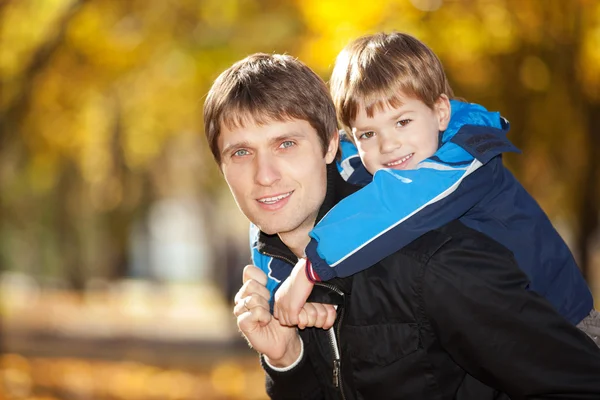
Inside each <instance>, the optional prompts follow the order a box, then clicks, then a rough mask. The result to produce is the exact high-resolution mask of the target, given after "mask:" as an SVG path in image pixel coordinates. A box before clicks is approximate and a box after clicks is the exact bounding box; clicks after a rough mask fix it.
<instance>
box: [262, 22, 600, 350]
mask: <svg viewBox="0 0 600 400" xmlns="http://www.w3.org/2000/svg"><path fill="white" fill-rule="evenodd" d="M330 88H331V93H332V97H333V100H334V103H335V105H336V111H337V113H338V118H339V120H340V123H341V125H342V127H343V128H344V129H345V130H346V132H348V133H349V134H348V135H347V136H348V139H350V140H351V141H352V142H354V143H355V144H356V146H357V148H358V153H359V155H360V158H361V160H362V163H363V164H364V166H365V167H366V169H367V170H368V172H369V173H371V174H374V182H373V183H371V184H370V185H367V186H366V187H365V188H364V189H363V190H361V191H360V192H358V193H356V194H354V195H353V196H350V197H349V198H348V199H345V200H344V201H343V202H341V203H340V205H338V206H336V207H335V208H334V209H333V210H331V211H330V212H329V213H328V214H327V216H325V218H324V219H323V220H322V221H321V222H319V224H318V225H317V226H316V227H315V229H314V230H313V231H312V232H311V237H312V238H313V240H312V241H311V243H310V244H309V246H308V247H307V249H306V254H307V256H308V260H309V261H310V262H307V263H306V265H305V264H304V261H303V260H301V262H299V263H298V265H297V266H296V267H295V268H294V271H292V274H291V277H290V279H288V280H287V281H286V282H285V283H283V284H282V285H281V287H280V288H279V289H278V291H277V294H276V297H275V298H276V304H275V308H274V314H275V316H276V317H277V318H279V319H280V320H281V321H282V323H284V324H290V325H295V324H299V326H301V327H302V326H304V322H305V321H306V316H305V315H301V314H300V309H301V306H302V305H303V304H304V302H305V301H306V299H307V297H308V295H309V293H310V291H311V288H312V283H311V281H319V280H322V279H324V280H329V279H332V278H334V277H336V276H339V277H345V276H349V275H351V274H353V273H356V272H358V271H360V270H363V269H366V268H368V267H369V266H370V265H372V264H373V263H374V262H376V261H378V260H380V259H382V258H384V257H385V256H387V255H389V254H391V253H392V252H394V251H397V250H398V249H400V248H402V247H403V246H404V245H406V244H408V243H410V242H411V241H412V240H414V239H416V238H417V237H419V236H420V235H422V234H423V233H425V232H427V231H429V230H430V229H433V228H436V227H439V226H441V225H442V224H444V223H446V222H448V221H451V220H452V219H455V218H459V219H460V220H461V222H463V223H464V224H466V225H467V226H470V227H471V228H474V229H476V230H479V231H481V232H483V233H485V234H487V235H488V236H490V237H492V238H493V239H495V240H497V241H498V242H500V243H502V244H503V245H505V246H506V247H508V248H509V249H510V250H511V251H512V252H513V253H514V255H515V258H516V259H517V262H518V264H519V266H520V267H521V268H522V269H523V270H524V271H525V272H526V273H527V275H528V276H529V278H530V280H531V285H530V289H531V290H534V291H536V292H537V293H539V294H541V295H543V296H544V297H546V298H547V299H548V300H549V301H550V302H551V303H552V304H553V305H554V307H555V308H556V309H557V310H558V311H559V312H560V313H561V314H562V315H563V316H564V317H565V318H567V319H568V320H569V321H570V322H571V323H573V324H575V325H578V327H580V328H581V329H582V330H584V331H586V333H588V335H589V336H590V337H592V339H593V340H594V341H595V342H596V343H597V344H599V345H600V338H599V337H598V336H599V333H600V317H599V316H598V313H597V312H596V311H594V310H593V309H592V307H593V302H592V297H591V294H590V292H589V289H588V288H587V285H586V283H585V281H584V279H583V277H582V276H581V274H580V272H579V269H578V267H577V265H576V264H575V261H574V259H573V257H572V255H571V253H570V251H569V249H568V248H567V246H566V244H565V243H564V241H562V239H561V238H560V236H559V235H558V233H557V232H556V231H555V230H554V228H553V227H552V225H551V223H550V221H549V220H548V218H547V217H546V215H545V214H544V213H543V211H542V210H541V209H540V208H539V206H538V205H537V203H536V202H535V200H533V198H531V197H530V196H529V195H528V194H527V193H526V191H525V190H524V189H523V188H522V186H521V185H520V184H519V183H518V182H517V181H516V180H515V179H514V177H513V176H512V175H511V174H510V173H509V172H508V171H507V170H506V169H504V167H503V166H502V161H501V158H500V157H495V156H496V155H498V154H500V153H501V152H503V151H512V150H513V148H511V145H510V143H509V142H508V141H507V140H506V138H505V137H504V135H505V132H506V130H507V129H508V124H506V122H505V121H504V120H502V119H501V118H500V117H499V115H498V114H497V113H488V112H487V111H485V109H483V108H482V107H479V106H476V105H471V104H466V103H462V102H458V101H454V100H453V101H450V98H452V97H453V92H452V89H451V88H450V86H449V84H448V81H447V78H446V76H445V73H444V71H443V67H442V65H441V63H440V61H439V59H438V58H437V57H436V56H435V54H434V53H433V52H432V51H431V50H430V49H429V48H428V47H427V46H425V45H424V44H423V43H422V42H420V41H418V40H417V39H415V38H413V37H411V36H409V35H406V34H402V33H392V34H389V35H388V34H383V33H380V34H376V35H372V36H366V37H363V38H360V39H358V40H356V41H354V42H353V43H351V44H350V45H349V46H347V47H346V48H345V49H344V50H343V51H342V52H341V53H340V55H339V56H338V58H337V61H336V65H335V68H334V71H333V74H332V77H331V81H330ZM451 116H452V117H451ZM442 134H443V135H442ZM347 145H348V144H347V143H346V148H347ZM440 145H441V146H440ZM342 164H344V162H342ZM346 165H348V162H346ZM355 166H356V165H355ZM382 169H383V170H382ZM377 171H379V172H377ZM342 173H343V174H344V173H346V175H348V172H347V171H344V170H342ZM354 174H356V171H354ZM350 175H352V174H350ZM350 178H352V176H350ZM349 215H350V217H348V216H349ZM254 255H255V259H254V261H255V263H257V265H259V264H260V265H264V263H265V260H260V257H259V256H258V253H257V252H254Z"/></svg>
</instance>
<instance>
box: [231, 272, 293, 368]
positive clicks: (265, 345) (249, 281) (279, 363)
mask: <svg viewBox="0 0 600 400" xmlns="http://www.w3.org/2000/svg"><path fill="white" fill-rule="evenodd" d="M266 284H267V276H266V275H265V273H264V272H263V271H261V270H260V269H259V268H257V267H255V266H253V265H248V266H246V268H244V273H243V285H242V287H241V289H240V290H239V291H238V293H237V294H236V295H235V307H234V309H233V314H234V315H235V316H236V317H237V325H238V328H239V329H240V331H241V332H242V334H243V335H244V336H245V337H246V340H248V343H250V345H251V346H252V347H253V348H254V349H255V350H256V351H258V352H259V353H262V354H264V355H265V357H266V358H267V361H268V362H269V363H270V364H271V365H273V366H275V367H287V366H289V365H291V364H293V363H294V361H296V360H297V359H298V357H299V356H300V348H301V344H300V340H301V339H300V337H299V336H298V333H297V331H296V328H295V327H287V326H283V325H281V324H280V323H279V321H277V320H276V319H275V318H273V316H272V315H271V313H270V311H269V297H270V293H269V290H268V289H267V288H266Z"/></svg>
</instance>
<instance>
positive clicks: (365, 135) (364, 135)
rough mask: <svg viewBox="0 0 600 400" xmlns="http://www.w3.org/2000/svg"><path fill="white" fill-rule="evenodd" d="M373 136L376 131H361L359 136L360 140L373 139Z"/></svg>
mask: <svg viewBox="0 0 600 400" xmlns="http://www.w3.org/2000/svg"><path fill="white" fill-rule="evenodd" d="M373 136H375V132H373V131H369V132H364V133H361V134H360V135H359V136H358V139H360V140H364V139H371V138H372V137H373Z"/></svg>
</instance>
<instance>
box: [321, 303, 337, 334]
mask: <svg viewBox="0 0 600 400" xmlns="http://www.w3.org/2000/svg"><path fill="white" fill-rule="evenodd" d="M325 310H326V311H327V318H326V319H325V323H324V324H323V329H329V328H331V327H332V326H333V324H334V323H335V317H336V316H337V311H336V309H335V307H334V306H333V305H331V304H326V305H325Z"/></svg>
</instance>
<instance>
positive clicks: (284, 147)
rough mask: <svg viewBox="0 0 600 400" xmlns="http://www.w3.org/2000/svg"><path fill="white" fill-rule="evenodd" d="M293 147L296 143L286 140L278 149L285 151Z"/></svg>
mask: <svg viewBox="0 0 600 400" xmlns="http://www.w3.org/2000/svg"><path fill="white" fill-rule="evenodd" d="M295 145H296V143H294V142H293V141H292V140H286V141H284V142H282V143H281V145H280V146H279V147H281V148H282V149H287V148H289V147H292V146H295Z"/></svg>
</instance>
